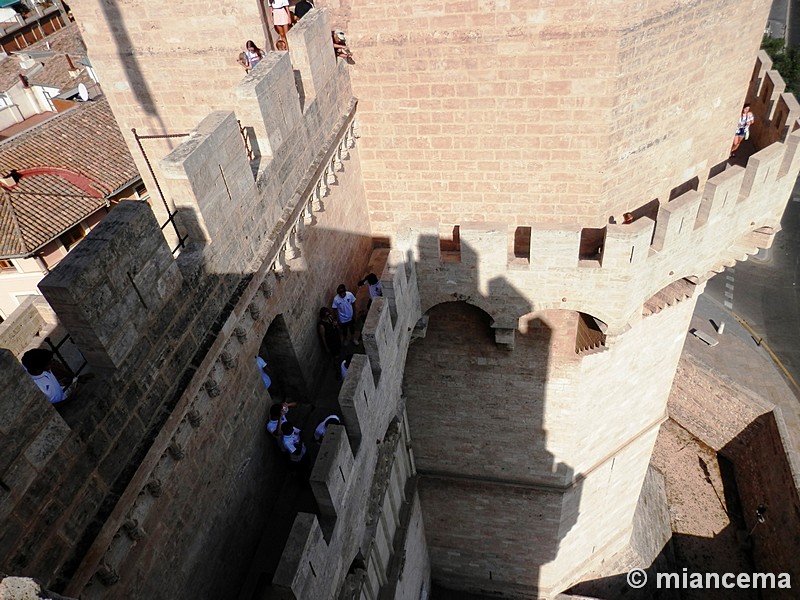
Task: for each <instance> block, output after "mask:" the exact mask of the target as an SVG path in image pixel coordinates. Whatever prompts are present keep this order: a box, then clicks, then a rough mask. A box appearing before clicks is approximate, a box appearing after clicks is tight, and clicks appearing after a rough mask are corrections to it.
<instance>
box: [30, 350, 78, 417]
mask: <svg viewBox="0 0 800 600" xmlns="http://www.w3.org/2000/svg"><path fill="white" fill-rule="evenodd" d="M22 366H23V367H25V370H26V371H27V372H28V375H30V376H31V379H33V382H34V383H35V384H36V385H37V386H38V388H39V389H40V390H42V393H43V394H44V395H45V396H46V397H47V399H48V400H49V401H50V403H51V404H58V403H59V402H64V401H65V400H68V399H69V398H70V395H71V394H72V392H73V391H74V390H75V386H76V383H77V378H75V379H73V380H72V383H71V384H70V385H69V387H67V388H66V389H65V388H64V387H63V386H62V385H61V383H60V382H59V381H58V379H57V378H56V376H55V375H53V371H52V370H51V369H52V368H53V353H52V352H51V351H50V350H45V349H44V348H33V349H32V350H28V351H27V352H26V353H25V354H23V355H22Z"/></svg>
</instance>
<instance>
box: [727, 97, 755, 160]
mask: <svg viewBox="0 0 800 600" xmlns="http://www.w3.org/2000/svg"><path fill="white" fill-rule="evenodd" d="M755 120H756V118H755V117H754V116H753V113H752V112H750V105H749V104H745V105H744V106H743V107H742V115H741V116H740V117H739V122H738V123H737V124H736V133H734V135H733V144H732V145H731V156H736V151H737V150H738V149H739V146H740V145H741V144H742V142H743V141H744V140H746V139H749V138H750V125H752V124H753V121H755Z"/></svg>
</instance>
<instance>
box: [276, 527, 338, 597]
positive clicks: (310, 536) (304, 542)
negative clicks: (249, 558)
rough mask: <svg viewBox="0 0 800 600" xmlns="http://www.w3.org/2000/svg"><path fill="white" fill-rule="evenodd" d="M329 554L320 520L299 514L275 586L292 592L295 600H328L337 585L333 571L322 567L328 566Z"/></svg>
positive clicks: (282, 557) (279, 565)
mask: <svg viewBox="0 0 800 600" xmlns="http://www.w3.org/2000/svg"><path fill="white" fill-rule="evenodd" d="M327 552H328V544H326V543H325V539H324V537H323V535H322V529H321V527H320V525H319V521H318V520H317V517H316V516H315V515H312V514H308V513H299V514H298V515H297V517H296V518H295V520H294V524H293V525H292V531H291V533H290V534H289V539H288V540H287V542H286V550H285V551H284V553H283V554H282V555H281V561H280V563H279V564H278V568H277V570H276V571H275V576H274V577H273V578H272V584H273V586H274V587H276V588H278V589H279V590H285V591H288V592H291V594H292V595H291V596H290V598H291V600H302V599H303V598H325V597H327V596H328V595H329V593H330V591H331V589H332V586H331V584H332V583H333V581H332V577H331V575H332V574H331V573H330V571H329V570H328V569H324V570H323V568H322V566H323V565H325V564H326V563H327V556H326V555H327ZM315 563H316V565H317V566H316V568H315V567H314V564H315Z"/></svg>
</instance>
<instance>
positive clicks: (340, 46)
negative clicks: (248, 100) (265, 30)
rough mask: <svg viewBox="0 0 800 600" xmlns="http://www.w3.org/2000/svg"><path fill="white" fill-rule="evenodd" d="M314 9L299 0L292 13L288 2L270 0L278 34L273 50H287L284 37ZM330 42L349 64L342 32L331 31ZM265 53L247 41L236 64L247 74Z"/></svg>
mask: <svg viewBox="0 0 800 600" xmlns="http://www.w3.org/2000/svg"><path fill="white" fill-rule="evenodd" d="M312 8H314V4H313V3H311V2H310V1H309V0H300V1H299V2H297V3H296V4H295V5H294V12H292V10H291V8H290V3H289V0H270V12H271V13H272V24H273V27H274V28H275V32H276V33H277V34H278V38H279V39H278V40H277V41H276V42H275V50H278V51H280V52H285V51H287V50H288V49H289V40H288V38H287V37H286V36H287V34H288V33H289V30H290V29H291V28H292V26H293V25H294V24H295V23H297V22H298V21H299V20H300V19H302V18H303V17H304V16H305V15H306V13H308V11H310V10H311V9H312ZM331 40H332V42H333V50H334V52H335V53H336V56H339V57H342V58H344V59H346V60H348V61H349V62H351V61H352V58H353V53H352V52H351V51H350V48H348V47H347V42H346V40H345V37H344V32H342V31H332V32H331ZM264 56H265V52H264V50H262V49H261V48H259V47H258V46H256V44H255V42H254V41H253V40H247V42H246V43H245V47H244V52H242V53H241V54H239V58H238V62H239V64H240V65H242V66H243V67H244V70H245V72H246V73H249V72H250V71H251V70H252V69H253V68H254V67H255V66H256V65H257V64H258V63H259V62H261V60H262V59H263V58H264Z"/></svg>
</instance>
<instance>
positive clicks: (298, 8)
mask: <svg viewBox="0 0 800 600" xmlns="http://www.w3.org/2000/svg"><path fill="white" fill-rule="evenodd" d="M312 8H314V5H313V4H312V3H311V2H309V0H300V2H298V3H297V4H295V5H294V16H296V17H297V18H298V19H302V18H303V17H305V16H306V13H307V12H308V11H310V10H311V9H312Z"/></svg>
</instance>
